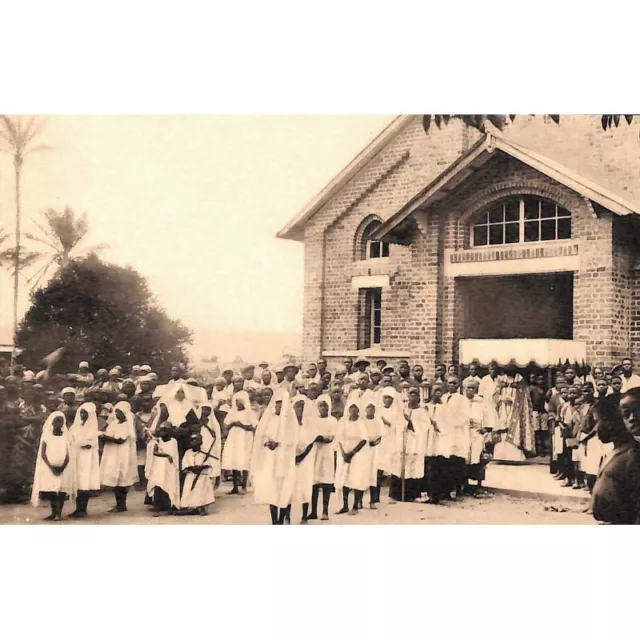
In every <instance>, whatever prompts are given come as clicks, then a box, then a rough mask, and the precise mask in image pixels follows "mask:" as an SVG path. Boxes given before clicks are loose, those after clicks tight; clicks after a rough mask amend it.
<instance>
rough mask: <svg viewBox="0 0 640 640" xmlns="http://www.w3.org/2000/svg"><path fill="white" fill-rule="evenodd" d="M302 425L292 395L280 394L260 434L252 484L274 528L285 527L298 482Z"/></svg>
mask: <svg viewBox="0 0 640 640" xmlns="http://www.w3.org/2000/svg"><path fill="white" fill-rule="evenodd" d="M298 431H299V425H298V421H297V419H296V416H295V414H294V411H293V406H292V405H291V399H290V396H289V391H288V390H287V389H285V388H284V387H280V388H278V389H277V390H276V392H275V394H274V396H273V398H272V399H271V402H270V403H269V406H268V407H267V409H266V411H265V412H264V414H263V416H262V418H261V419H260V424H259V425H258V428H257V430H256V435H255V440H254V444H253V453H252V457H251V482H252V484H253V486H254V500H255V502H256V504H268V505H269V510H270V513H271V524H274V525H275V524H284V523H285V520H286V518H287V514H288V513H289V510H290V508H291V500H292V496H293V489H294V486H295V482H296V447H297V445H298Z"/></svg>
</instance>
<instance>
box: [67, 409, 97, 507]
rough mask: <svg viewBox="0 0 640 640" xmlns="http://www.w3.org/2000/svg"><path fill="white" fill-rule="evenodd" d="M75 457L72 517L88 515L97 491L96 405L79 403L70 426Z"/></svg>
mask: <svg viewBox="0 0 640 640" xmlns="http://www.w3.org/2000/svg"><path fill="white" fill-rule="evenodd" d="M69 434H70V436H71V441H72V443H73V451H74V456H75V461H76V465H75V466H76V491H77V496H76V510H75V511H74V512H73V513H72V514H71V515H70V517H71V518H83V517H85V516H86V515H87V506H88V505H89V499H90V498H92V497H95V496H97V495H98V494H99V493H100V456H99V455H98V416H97V415H96V405H95V404H93V402H85V403H84V404H82V405H80V408H79V409H78V411H77V413H76V417H75V418H74V420H73V424H72V425H71V429H70V430H69Z"/></svg>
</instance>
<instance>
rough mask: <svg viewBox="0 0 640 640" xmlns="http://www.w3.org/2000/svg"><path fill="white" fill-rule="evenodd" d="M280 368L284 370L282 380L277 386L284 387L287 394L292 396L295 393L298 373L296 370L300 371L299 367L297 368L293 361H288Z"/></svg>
mask: <svg viewBox="0 0 640 640" xmlns="http://www.w3.org/2000/svg"><path fill="white" fill-rule="evenodd" d="M282 370H283V371H284V380H283V381H282V382H281V383H280V385H279V386H280V387H284V388H285V389H286V390H287V391H288V392H289V395H290V396H291V397H292V398H293V396H294V395H295V394H296V385H295V381H296V376H297V375H298V371H300V369H299V368H298V365H296V364H294V363H293V362H288V363H287V364H285V365H284V367H282Z"/></svg>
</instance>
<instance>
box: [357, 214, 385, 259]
mask: <svg viewBox="0 0 640 640" xmlns="http://www.w3.org/2000/svg"><path fill="white" fill-rule="evenodd" d="M381 224H382V222H381V221H380V220H371V222H369V223H368V224H367V225H366V226H365V228H364V230H363V232H362V241H361V243H360V252H359V253H360V256H359V258H360V260H373V259H376V258H388V257H389V243H388V242H380V241H379V240H373V239H372V238H371V236H372V235H373V233H374V232H375V230H376V229H377V228H378V227H379V226H380V225H381Z"/></svg>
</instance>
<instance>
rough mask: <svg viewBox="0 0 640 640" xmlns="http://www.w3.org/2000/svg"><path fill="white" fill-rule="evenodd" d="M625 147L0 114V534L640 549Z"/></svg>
mask: <svg viewBox="0 0 640 640" xmlns="http://www.w3.org/2000/svg"><path fill="white" fill-rule="evenodd" d="M639 132H640V117H639V116H634V115H600V114H591V115H580V114H561V115H557V114H556V115H554V114H552V115H547V114H537V115H530V114H525V113H520V114H516V115H475V114H466V115H424V114H408V115H390V116H385V115H380V116H377V115H360V116H359V115H344V116H339V115H325V116H312V115H297V116H296V115H291V116H284V115H282V116H276V115H263V116H257V115H255V116H252V115H227V116H224V115H209V116H205V115H183V116H178V115H166V116H163V115H146V116H145V115H135V116H134V115H131V116H125V115H105V116H98V115H77V116H71V115H54V114H52V115H20V114H3V115H0V151H1V152H2V153H1V154H0V243H1V245H0V260H1V266H2V273H1V275H0V278H1V284H0V287H1V288H0V299H1V307H0V332H1V333H0V343H1V344H0V349H1V351H2V353H1V355H0V523H2V524H20V525H28V524H49V525H53V526H56V525H72V524H128V525H147V524H149V525H153V524H173V525H176V524H177V525H183V524H206V525H216V524H220V525H222V524H224V525H229V524H236V525H240V524H246V525H311V526H327V525H331V524H341V525H344V524H348V525H350V524H364V525H405V524H406V525H409V524H414V525H429V524H445V525H446V524H449V525H451V524H456V525H457V524H461V525H462V524H467V525H474V524H475V525H477V524H503V525H514V524H519V525H526V524H547V525H567V524H580V525H588V524H640V375H638V373H639V371H638V369H639V368H640V217H639V214H640V204H638V203H640V153H639V151H640V140H639Z"/></svg>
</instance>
